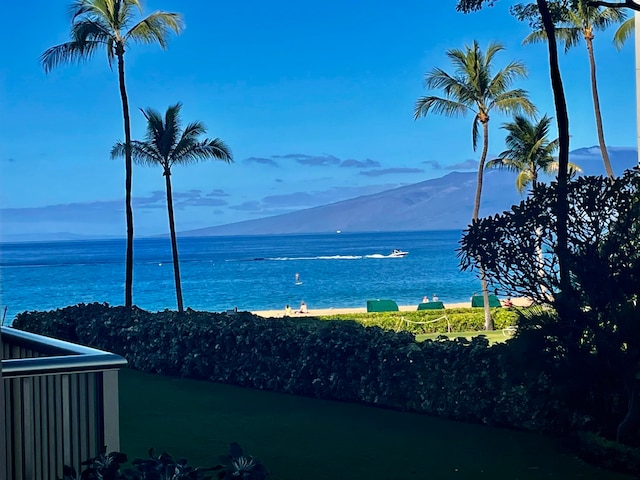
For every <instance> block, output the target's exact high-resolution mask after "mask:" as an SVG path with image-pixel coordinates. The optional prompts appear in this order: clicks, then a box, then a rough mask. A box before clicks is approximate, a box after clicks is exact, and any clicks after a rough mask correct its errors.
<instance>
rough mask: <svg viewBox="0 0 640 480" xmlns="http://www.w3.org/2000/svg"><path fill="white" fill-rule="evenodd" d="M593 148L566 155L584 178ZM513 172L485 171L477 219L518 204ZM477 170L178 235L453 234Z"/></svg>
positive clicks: (595, 163)
mask: <svg viewBox="0 0 640 480" xmlns="http://www.w3.org/2000/svg"><path fill="white" fill-rule="evenodd" d="M609 150H610V156H611V161H612V164H613V168H614V171H615V172H616V173H618V174H621V173H622V171H623V170H625V169H627V168H631V167H633V166H635V165H637V162H638V154H637V151H636V150H635V149H632V148H626V147H612V148H610V149H609ZM599 155H600V150H599V148H598V147H597V146H593V147H585V148H580V149H577V150H574V151H572V152H571V153H570V158H571V161H573V162H574V163H576V164H578V165H579V166H580V167H581V168H582V170H583V174H585V175H603V174H604V167H603V164H602V158H601V157H600V156H599ZM515 176H516V174H515V173H513V172H508V171H504V170H488V171H485V176H484V181H483V191H482V203H481V207H480V216H488V215H495V214H496V213H499V212H502V211H504V210H507V209H509V208H510V207H511V206H512V205H514V204H517V203H520V201H522V200H523V199H524V196H522V195H520V194H519V193H518V192H517V191H516V188H515ZM476 179H477V172H451V173H448V174H446V175H444V176H442V177H438V178H432V179H428V180H424V181H422V182H418V183H415V184H410V185H404V186H401V187H397V188H394V189H392V190H385V191H383V192H379V193H375V194H370V195H364V196H360V197H356V198H352V199H347V200H342V201H339V202H335V203H331V204H327V205H321V206H316V207H311V208H307V209H303V210H297V211H295V212H289V213H284V214H280V215H275V216H271V217H263V218H258V219H254V220H244V221H241V222H235V223H229V224H225V225H218V226H212V227H205V228H199V229H193V230H187V231H182V232H180V235H181V236H224V235H273V234H305V233H308V234H311V233H333V232H336V231H341V232H381V231H426V230H456V229H460V230H461V229H464V228H465V227H467V226H468V225H469V223H470V220H471V214H472V211H473V204H474V200H475V190H476Z"/></svg>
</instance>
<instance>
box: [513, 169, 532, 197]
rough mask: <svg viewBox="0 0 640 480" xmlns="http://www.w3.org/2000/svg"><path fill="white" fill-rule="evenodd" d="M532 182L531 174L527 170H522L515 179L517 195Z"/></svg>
mask: <svg viewBox="0 0 640 480" xmlns="http://www.w3.org/2000/svg"><path fill="white" fill-rule="evenodd" d="M531 182H533V174H532V173H531V171H529V170H522V171H521V172H520V173H518V176H517V177H516V189H517V190H518V193H523V192H524V191H525V190H526V188H527V186H528V185H529V184H530V183H531Z"/></svg>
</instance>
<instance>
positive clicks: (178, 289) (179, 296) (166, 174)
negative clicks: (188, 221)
mask: <svg viewBox="0 0 640 480" xmlns="http://www.w3.org/2000/svg"><path fill="white" fill-rule="evenodd" d="M164 178H165V182H166V184H167V211H168V213H169V231H170V232H171V252H172V253H173V276H174V279H175V283H176V300H177V302H178V312H180V313H182V312H184V306H183V305H182V284H181V283H180V262H179V261H178V241H177V239H176V225H175V221H174V218H173V194H172V193H171V171H170V170H168V169H165V171H164Z"/></svg>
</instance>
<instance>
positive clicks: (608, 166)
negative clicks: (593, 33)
mask: <svg viewBox="0 0 640 480" xmlns="http://www.w3.org/2000/svg"><path fill="white" fill-rule="evenodd" d="M585 42H586V44H587V51H588V52H589V66H590V68H591V95H592V96H593V109H594V111H595V114H596V129H597V131H598V143H599V144H600V152H602V160H603V161H604V168H605V170H606V171H607V175H608V176H609V178H613V176H614V175H613V168H611V162H610V161H609V152H607V146H606V144H605V143H604V130H603V128H602V114H601V113H600V98H599V96H598V83H597V80H596V59H595V56H594V55H593V39H592V38H591V37H590V36H585Z"/></svg>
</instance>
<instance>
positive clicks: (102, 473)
mask: <svg viewBox="0 0 640 480" xmlns="http://www.w3.org/2000/svg"><path fill="white" fill-rule="evenodd" d="M220 461H221V463H220V464H218V465H216V466H215V467H205V468H194V467H192V466H190V465H188V462H187V460H186V459H184V458H181V459H178V460H175V459H174V458H173V457H172V456H171V455H169V454H168V453H167V452H162V453H161V454H160V455H154V453H153V448H151V449H149V457H148V458H136V459H135V460H133V462H131V463H132V465H133V467H134V468H133V469H125V470H124V471H123V470H122V469H121V467H122V465H124V464H125V463H126V462H127V455H126V454H124V453H120V452H110V453H106V451H103V452H102V453H101V454H99V455H97V456H95V457H93V458H90V459H88V460H85V461H84V462H82V465H85V468H84V469H83V470H82V471H81V472H79V473H78V472H76V470H75V468H73V467H70V466H68V465H65V466H64V469H63V474H64V476H63V477H62V479H60V480H144V479H146V480H210V479H211V478H213V476H212V475H213V474H212V473H209V472H216V474H215V475H216V477H217V478H218V479H231V478H239V479H242V480H266V479H267V478H268V477H269V473H268V472H267V469H266V468H265V466H264V465H263V464H262V462H260V460H258V459H257V458H255V457H252V456H250V455H244V453H243V451H242V448H241V447H240V445H238V444H237V443H235V442H233V443H232V444H231V445H229V453H228V454H227V455H221V456H220Z"/></svg>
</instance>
